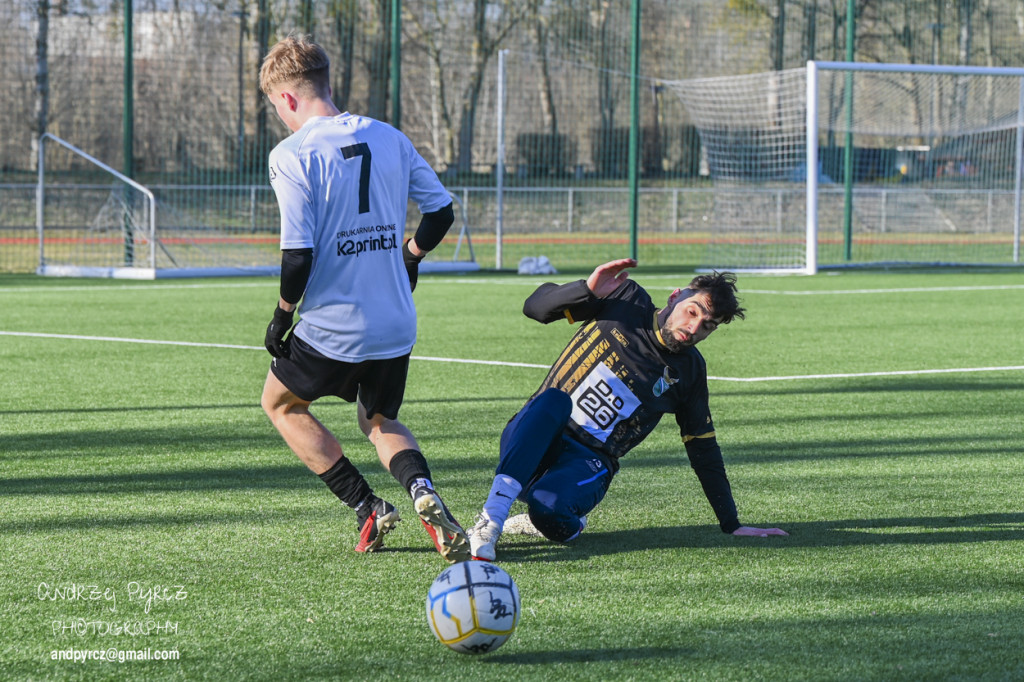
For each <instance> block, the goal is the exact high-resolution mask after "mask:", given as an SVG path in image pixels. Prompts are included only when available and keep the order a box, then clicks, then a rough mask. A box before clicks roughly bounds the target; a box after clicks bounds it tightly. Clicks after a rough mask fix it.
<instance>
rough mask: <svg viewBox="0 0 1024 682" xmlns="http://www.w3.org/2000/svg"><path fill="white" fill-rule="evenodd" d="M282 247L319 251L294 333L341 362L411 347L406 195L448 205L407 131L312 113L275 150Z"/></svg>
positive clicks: (424, 203)
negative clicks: (404, 257)
mask: <svg viewBox="0 0 1024 682" xmlns="http://www.w3.org/2000/svg"><path fill="white" fill-rule="evenodd" d="M270 183H271V185H272V186H273V188H274V192H275V194H276V195H277V202H278V205H279V206H280V209H281V248H282V249H302V248H312V249H313V268H312V271H311V272H310V276H309V283H308V284H307V286H306V292H305V294H304V295H303V298H302V302H301V303H300V305H299V317H300V318H301V319H300V321H299V324H298V325H297V326H296V328H295V330H294V331H293V333H294V334H297V335H298V336H299V337H300V338H302V339H303V340H304V341H306V342H307V343H308V344H309V345H311V346H313V348H315V349H317V350H318V351H320V352H321V353H323V354H324V355H326V356H328V357H331V358H334V359H337V360H342V361H345V362H360V361H363V360H380V359H386V358H394V357H399V356H401V355H404V354H406V353H409V352H410V351H411V350H412V347H413V344H414V343H415V342H416V309H415V307H414V306H413V300H412V292H411V291H410V290H409V277H408V274H407V273H406V270H405V264H404V262H403V260H402V242H403V241H404V237H405V219H406V211H407V207H408V202H409V199H412V200H413V201H414V202H415V203H416V204H417V206H418V207H419V210H420V212H422V213H430V212H433V211H437V210H439V209H441V208H444V207H445V206H447V205H448V204H449V203H451V197H450V196H449V195H448V192H447V190H445V188H444V186H443V185H442V184H441V181H440V180H439V179H438V177H437V174H436V173H434V171H433V169H432V168H431V167H430V166H429V165H427V162H426V161H424V160H423V157H421V156H420V155H419V153H418V152H417V151H416V149H415V148H414V147H413V145H412V142H410V141H409V138H407V137H406V136H405V135H404V134H402V133H401V132H400V131H398V130H396V129H395V128H393V127H392V126H390V125H388V124H386V123H382V122H380V121H376V120H374V119H371V118H366V117H364V116H353V115H352V114H349V113H344V114H341V115H339V116H334V117H314V118H311V119H310V120H308V121H306V123H305V125H303V126H302V128H300V129H299V130H297V131H296V132H294V133H293V134H292V135H290V136H289V137H287V138H286V139H285V140H283V141H282V142H281V143H280V144H279V145H277V147H275V148H274V150H273V151H272V152H271V153H270Z"/></svg>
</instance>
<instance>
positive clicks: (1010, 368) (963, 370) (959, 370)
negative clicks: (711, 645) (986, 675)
mask: <svg viewBox="0 0 1024 682" xmlns="http://www.w3.org/2000/svg"><path fill="white" fill-rule="evenodd" d="M0 336H22V337H31V338H40V339H67V340H73V341H107V342H113V343H142V344H150V345H158V346H187V347H191V348H229V349H235V350H256V351H265V350H266V349H265V348H264V347H263V346H241V345H235V344H229V343H198V342H195V341H164V340H160V339H130V338H121V337H116V336H83V335H79V334H46V333H42V332H12V331H2V330H0ZM412 359H413V360H423V361H426V362H451V363H456V364H464V365H491V366H495V367H525V368H529V369H548V368H549V367H550V365H538V364H533V363H528V362H503V361H500V360H469V359H465V358H438V357H430V356H424V355H413V356H412ZM1019 371H1024V365H1006V366H1002V367H956V368H951V369H911V370H894V371H891V372H852V373H847V374H794V375H789V376H768V377H718V376H709V377H708V379H709V380H711V381H733V382H741V383H755V382H767V381H796V380H799V379H852V378H856V377H890V376H915V375H922V374H971V373H975V372H1019Z"/></svg>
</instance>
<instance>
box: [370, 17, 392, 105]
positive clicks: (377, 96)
mask: <svg viewBox="0 0 1024 682" xmlns="http://www.w3.org/2000/svg"><path fill="white" fill-rule="evenodd" d="M373 7H374V10H375V11H376V15H377V17H376V18H377V22H376V30H375V32H374V36H373V38H372V39H371V41H370V55H369V60H368V62H367V65H366V67H367V71H368V72H369V78H370V82H369V87H370V92H369V97H368V100H367V104H366V115H367V116H369V117H370V118H376V119H378V120H381V121H386V120H387V119H388V111H387V109H388V83H389V82H390V80H391V0H375V2H373Z"/></svg>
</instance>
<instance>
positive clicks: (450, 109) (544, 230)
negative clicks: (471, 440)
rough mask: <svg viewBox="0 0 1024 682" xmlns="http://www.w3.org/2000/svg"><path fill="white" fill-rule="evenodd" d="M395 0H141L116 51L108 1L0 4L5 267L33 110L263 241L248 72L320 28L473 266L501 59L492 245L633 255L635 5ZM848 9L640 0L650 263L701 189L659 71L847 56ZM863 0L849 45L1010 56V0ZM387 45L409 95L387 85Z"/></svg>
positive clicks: (698, 209)
mask: <svg viewBox="0 0 1024 682" xmlns="http://www.w3.org/2000/svg"><path fill="white" fill-rule="evenodd" d="M395 5H396V0H327V1H323V2H313V1H312V0H174V1H173V2H165V1H162V0H148V1H145V2H135V3H134V4H133V5H132V9H133V11H132V13H131V19H130V21H131V29H132V30H131V40H132V50H131V59H130V62H129V63H128V64H126V59H125V25H126V21H127V16H126V14H125V11H124V5H123V3H122V2H113V1H107V0H90V1H86V0H60V1H58V0H8V1H7V2H5V3H2V4H0V57H2V58H0V91H2V96H3V101H4V102H5V105H4V116H2V117H0V271H8V272H31V271H33V270H34V269H35V267H36V266H37V265H38V251H39V249H38V243H37V242H38V240H37V237H36V225H35V182H36V172H37V163H38V158H37V146H36V141H37V140H38V137H39V135H40V134H41V132H43V131H46V132H49V133H52V134H54V135H56V136H59V137H60V138H62V139H65V140H68V141H69V142H71V143H72V144H74V145H76V146H77V147H79V148H81V149H83V150H85V151H86V152H88V153H89V154H91V155H93V156H95V157H96V158H98V159H101V160H102V161H103V162H105V163H107V164H109V165H110V166H113V167H115V168H119V169H130V171H131V172H130V174H131V176H132V177H133V178H135V179H136V180H138V181H139V182H141V183H143V184H144V185H146V186H147V187H150V188H151V189H152V190H153V191H154V193H155V194H156V195H157V197H158V200H159V201H160V202H161V205H162V206H164V207H165V208H164V209H161V211H162V213H163V214H166V215H169V216H171V217H170V218H168V219H170V220H176V221H179V222H184V223H187V224H189V225H191V226H208V227H209V228H211V229H216V230H220V231H222V232H223V231H225V230H235V231H238V233H239V234H241V233H245V234H246V235H248V236H249V237H248V238H251V237H252V236H253V235H255V236H257V237H261V238H267V239H268V240H270V241H271V242H272V241H273V237H274V235H276V233H277V229H278V227H277V212H276V204H275V202H274V199H273V195H272V193H271V192H270V191H269V190H268V183H267V182H266V178H265V168H266V158H267V154H268V152H269V150H270V149H271V148H272V147H273V146H274V145H275V144H276V143H277V142H278V141H279V140H280V139H282V138H283V137H284V135H285V134H286V133H287V131H286V129H285V128H284V126H283V125H281V124H280V122H279V121H277V120H276V118H275V116H274V114H273V111H272V110H271V109H270V108H269V107H268V106H267V104H266V102H265V99H264V98H263V97H262V96H261V95H260V93H259V92H258V90H257V88H256V76H257V72H258V68H259V63H260V59H261V56H262V54H264V53H265V51H266V49H267V47H268V46H269V45H272V44H273V43H274V42H275V41H276V40H277V39H278V38H280V37H282V36H284V35H286V34H288V33H292V32H300V33H310V34H312V35H313V36H314V37H315V38H316V39H317V40H318V42H320V43H322V44H323V45H324V46H325V47H326V48H327V50H328V52H329V54H331V56H332V90H333V96H334V98H335V100H336V103H337V104H338V106H339V108H341V109H342V110H349V111H352V112H355V113H361V114H366V115H369V116H373V117H375V118H379V119H382V120H388V121H392V122H395V121H393V118H394V117H395V115H396V113H397V112H400V120H399V121H397V123H398V124H399V126H400V127H401V128H402V129H403V130H404V131H405V132H406V134H408V135H409V137H410V138H411V139H412V140H413V142H414V144H415V145H416V146H417V148H418V149H419V150H420V151H421V153H422V154H423V155H424V157H425V158H426V159H427V160H428V162H430V163H431V164H432V165H433V167H434V168H435V169H436V170H437V171H438V173H439V174H440V175H441V177H442V179H443V181H444V182H445V184H446V185H447V186H448V187H449V189H450V190H451V191H453V192H454V193H455V194H456V195H457V196H460V197H461V198H462V199H463V200H464V204H465V208H466V212H467V216H468V219H469V227H470V231H471V234H472V237H473V241H474V244H475V245H476V246H477V248H476V256H477V260H478V261H479V263H480V265H481V266H482V267H485V268H486V267H494V266H495V265H497V264H498V262H497V258H496V254H497V252H498V242H497V235H496V223H497V194H496V184H497V171H498V170H499V169H498V168H497V167H496V164H497V149H498V138H499V136H498V131H497V129H496V120H497V105H498V102H497V89H498V88H497V86H498V82H499V80H500V79H501V78H502V77H504V79H505V81H504V82H505V92H506V97H505V102H504V104H505V117H504V120H505V130H504V139H505V149H506V157H505V163H504V165H503V168H502V169H501V170H502V171H503V181H504V185H505V196H504V199H503V201H504V203H503V207H502V214H503V217H504V231H503V234H502V240H503V246H504V252H503V253H504V259H503V265H504V266H505V267H509V266H514V264H515V262H516V260H517V259H518V258H520V257H523V256H527V255H548V256H549V257H550V258H551V260H552V262H554V264H555V265H556V267H557V266H561V267H581V268H585V267H589V266H592V265H593V264H594V263H596V262H598V261H600V260H602V259H605V258H610V257H615V256H621V255H628V241H629V224H628V222H629V221H628V216H627V205H628V194H627V193H626V187H627V182H626V171H627V168H628V155H627V151H628V127H629V124H630V121H629V85H630V79H629V75H628V74H629V62H630V60H629V54H630V7H631V2H629V0H621V1H618V2H607V0H494V1H491V2H484V1H483V0H465V1H463V2H442V1H441V0H403V1H402V2H401V3H398V7H399V8H400V13H399V15H398V16H399V19H400V25H399V26H397V27H396V26H395V25H393V23H392V22H393V17H394V14H393V10H394V8H395ZM846 9H847V8H846V2H840V1H839V0H728V1H726V0H644V1H643V4H642V14H641V24H640V31H641V41H642V42H641V64H640V72H641V76H642V81H641V84H640V85H641V87H640V109H639V124H640V132H641V136H640V153H639V159H638V169H639V173H640V179H641V180H640V182H641V193H640V201H639V219H638V222H639V225H638V230H639V249H640V252H639V253H640V257H641V259H642V260H643V261H644V262H645V263H646V264H661V265H665V266H675V265H683V264H695V263H698V262H700V261H701V258H702V249H703V245H704V244H705V242H706V229H707V225H706V223H707V222H708V216H709V212H710V207H711V205H712V203H713V202H712V198H711V197H712V194H711V193H712V184H711V182H710V180H709V178H708V177H707V174H708V168H707V164H706V160H704V162H702V159H704V155H703V154H702V150H701V144H700V140H699V137H698V136H697V135H696V132H695V129H694V128H693V126H692V124H691V122H690V121H689V119H688V116H687V113H686V111H685V109H684V108H683V107H682V106H681V104H680V103H679V100H678V98H676V97H672V96H670V95H666V94H665V89H664V88H663V87H662V85H661V81H662V80H672V81H677V80H679V79H687V78H699V77H712V76H723V75H736V74H744V73H755V72H761V71H768V70H773V69H775V70H778V69H785V68H791V67H798V66H802V65H803V64H804V63H805V62H806V60H807V59H808V58H817V59H826V60H841V59H843V57H844V55H845V52H846V45H845V42H844V41H845V38H844V36H845V31H846V21H847V17H846ZM855 9H856V13H857V14H856V40H855V48H856V55H857V59H858V60H862V61H888V62H904V63H933V62H934V63H947V64H966V63H969V64H977V65H994V66H1000V65H1018V64H1021V63H1024V40H1022V38H1024V0H958V1H956V2H952V1H948V0H884V1H883V0H857V2H856V3H855ZM396 29H397V30H396ZM395 35H397V36H399V40H400V45H398V46H397V47H398V49H397V50H396V49H394V48H395V47H396V46H394V45H393V44H392V40H393V36H395ZM502 50H507V53H506V60H505V64H506V69H505V72H504V74H503V75H502V74H501V73H499V71H498V68H497V61H498V59H497V56H498V54H499V51H502ZM394 54H399V55H400V59H401V64H400V69H398V70H397V72H398V73H400V74H401V75H400V83H399V84H398V85H399V86H400V87H399V91H400V93H401V101H400V107H396V106H395V103H394V102H392V101H391V100H390V97H391V93H392V92H393V85H394V84H393V83H392V82H391V78H392V73H394V72H395V71H396V70H394V69H392V66H393V65H392V63H391V60H392V55H394ZM126 66H130V68H126ZM126 104H127V105H128V111H129V112H130V116H126V115H125V111H126ZM126 151H129V152H130V153H131V156H132V157H131V158H130V159H126V158H125V153H126ZM45 167H46V169H47V174H48V177H49V178H52V181H53V182H60V183H62V184H64V185H74V184H76V183H77V184H82V185H89V184H90V183H95V182H96V180H97V178H96V177H95V175H94V174H93V173H92V171H90V170H89V168H87V167H86V166H85V165H82V164H80V163H78V162H77V161H76V160H75V159H74V157H73V156H70V155H59V154H58V153H57V152H54V156H53V158H47V160H46V164H45ZM83 191H84V190H83ZM453 238H454V235H453ZM453 238H451V239H449V240H447V241H453ZM449 247H450V245H449Z"/></svg>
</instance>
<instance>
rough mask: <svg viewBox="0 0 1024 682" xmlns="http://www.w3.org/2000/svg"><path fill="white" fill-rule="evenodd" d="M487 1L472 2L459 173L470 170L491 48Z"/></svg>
mask: <svg viewBox="0 0 1024 682" xmlns="http://www.w3.org/2000/svg"><path fill="white" fill-rule="evenodd" d="M486 12H487V2H486V0H473V25H472V31H473V44H472V46H471V48H470V54H469V62H470V63H469V79H468V80H469V83H468V85H467V86H466V90H465V91H464V92H463V95H462V104H461V106H460V112H459V162H458V164H457V169H458V171H459V173H469V172H471V171H472V170H473V136H474V130H473V128H474V127H475V125H476V106H477V102H479V100H480V88H481V86H482V85H483V82H484V68H485V67H486V66H487V60H488V58H489V57H490V56H491V55H490V53H491V50H492V49H493V48H492V45H491V42H490V40H489V39H488V37H487V14H486Z"/></svg>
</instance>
